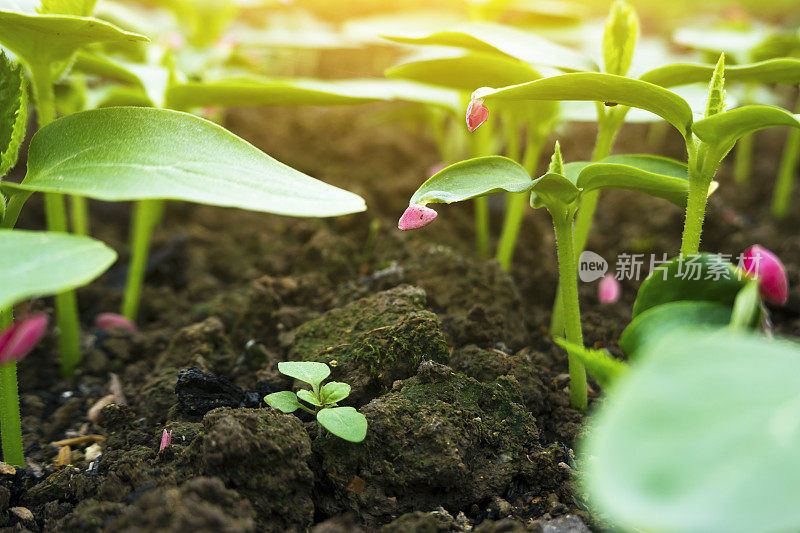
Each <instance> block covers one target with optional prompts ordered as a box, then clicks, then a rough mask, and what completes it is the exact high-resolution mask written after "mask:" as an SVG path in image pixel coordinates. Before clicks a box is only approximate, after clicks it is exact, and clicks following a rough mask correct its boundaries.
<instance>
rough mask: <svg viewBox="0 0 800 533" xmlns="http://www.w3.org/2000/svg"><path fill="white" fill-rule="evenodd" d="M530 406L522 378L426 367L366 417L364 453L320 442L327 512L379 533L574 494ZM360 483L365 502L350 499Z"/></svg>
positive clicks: (321, 504) (358, 447) (322, 502)
mask: <svg viewBox="0 0 800 533" xmlns="http://www.w3.org/2000/svg"><path fill="white" fill-rule="evenodd" d="M522 402H523V400H522V397H521V395H520V392H519V385H518V383H517V382H516V380H514V379H513V378H505V377H502V378H499V379H497V380H496V381H493V382H491V383H479V382H478V381H476V380H474V379H471V378H468V377H466V376H464V375H462V374H456V373H455V372H453V371H452V370H451V369H450V368H448V367H446V366H443V365H440V364H437V363H434V362H431V361H425V362H423V363H422V364H421V365H420V367H419V371H418V374H417V375H416V376H415V377H413V378H411V379H408V380H406V381H405V382H404V383H402V387H401V388H400V389H399V390H398V391H395V392H391V393H388V394H386V395H384V396H382V397H380V398H378V399H376V400H373V401H372V402H370V403H369V404H367V405H366V406H364V407H363V408H362V409H361V412H363V413H364V415H366V417H367V420H368V422H369V429H368V430H367V437H366V440H365V441H364V442H363V443H361V444H351V443H347V442H345V441H342V440H341V439H337V438H336V437H333V436H331V435H327V434H325V435H323V436H321V437H319V438H317V439H316V440H315V441H314V444H313V449H314V452H315V454H317V455H318V456H319V458H320V461H321V464H320V466H319V468H320V470H321V471H320V472H319V478H320V482H319V484H318V489H317V491H318V493H319V494H320V495H321V497H320V498H319V499H318V500H317V501H318V507H317V509H318V512H322V513H323V515H327V516H332V515H335V514H338V513H341V512H345V511H356V512H358V513H360V514H361V516H362V517H364V519H365V521H366V523H367V525H368V526H369V527H372V526H374V525H376V524H381V523H386V522H388V521H389V520H390V519H391V517H392V516H397V515H399V514H402V513H405V512H410V511H413V510H422V511H425V510H432V509H435V508H436V507H438V506H442V507H445V508H446V509H448V510H450V511H451V512H452V511H458V510H467V509H468V508H469V507H470V506H471V505H473V504H477V503H479V502H481V501H484V500H486V499H487V498H490V497H491V496H493V495H496V494H505V493H507V492H515V493H519V492H524V491H532V490H535V491H538V492H547V491H559V492H561V493H564V494H566V487H565V486H564V484H565V483H566V481H567V477H568V475H567V474H566V473H565V472H563V471H560V470H559V468H558V467H557V463H558V461H564V460H566V453H565V452H559V456H558V457H556V455H555V454H554V453H553V450H552V449H548V450H543V449H542V448H541V446H540V445H539V444H538V442H539V432H538V429H537V427H536V421H535V420H534V418H533V417H532V416H531V414H530V413H529V412H528V411H527V410H526V409H525V408H524V407H523V406H522ZM354 476H359V477H360V478H362V479H364V480H365V490H364V491H363V492H362V493H361V494H355V493H353V492H352V491H349V490H347V487H348V485H349V483H350V482H351V480H352V479H353V477H354Z"/></svg>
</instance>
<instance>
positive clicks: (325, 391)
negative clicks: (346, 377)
mask: <svg viewBox="0 0 800 533" xmlns="http://www.w3.org/2000/svg"><path fill="white" fill-rule="evenodd" d="M319 394H320V397H321V398H322V401H323V403H325V404H331V403H336V402H340V401H342V400H344V399H345V398H347V397H348V396H350V385H348V384H347V383H339V382H338V381H331V382H330V383H326V384H325V385H323V386H322V389H321V390H320V393H319Z"/></svg>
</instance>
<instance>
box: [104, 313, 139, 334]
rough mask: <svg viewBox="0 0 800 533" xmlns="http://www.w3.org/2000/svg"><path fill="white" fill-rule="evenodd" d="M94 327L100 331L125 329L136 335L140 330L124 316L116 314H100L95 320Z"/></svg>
mask: <svg viewBox="0 0 800 533" xmlns="http://www.w3.org/2000/svg"><path fill="white" fill-rule="evenodd" d="M94 327H96V328H98V329H115V328H119V329H124V330H127V331H130V332H131V333H136V332H137V331H139V328H138V327H137V326H136V324H134V323H133V322H131V321H130V320H128V319H127V318H125V317H124V316H122V315H118V314H116V313H100V314H99V315H97V317H95V319H94Z"/></svg>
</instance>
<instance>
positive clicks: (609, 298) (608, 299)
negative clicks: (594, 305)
mask: <svg viewBox="0 0 800 533" xmlns="http://www.w3.org/2000/svg"><path fill="white" fill-rule="evenodd" d="M621 292H622V288H621V287H620V284H619V281H617V278H615V277H614V274H606V275H605V277H603V279H602V280H600V284H599V285H598V286H597V298H598V300H600V303H601V304H613V303H616V302H618V301H619V295H620V293H621Z"/></svg>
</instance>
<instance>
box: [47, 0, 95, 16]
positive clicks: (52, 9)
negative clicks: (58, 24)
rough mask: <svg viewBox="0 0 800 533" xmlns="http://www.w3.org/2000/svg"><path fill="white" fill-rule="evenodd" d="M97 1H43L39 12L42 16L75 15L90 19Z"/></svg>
mask: <svg viewBox="0 0 800 533" xmlns="http://www.w3.org/2000/svg"><path fill="white" fill-rule="evenodd" d="M96 3H97V0H41V7H39V9H38V12H39V13H41V14H42V15H75V16H78V17H88V16H90V15H91V14H92V11H94V6H95V4H96Z"/></svg>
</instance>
